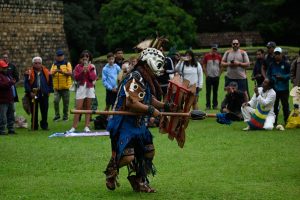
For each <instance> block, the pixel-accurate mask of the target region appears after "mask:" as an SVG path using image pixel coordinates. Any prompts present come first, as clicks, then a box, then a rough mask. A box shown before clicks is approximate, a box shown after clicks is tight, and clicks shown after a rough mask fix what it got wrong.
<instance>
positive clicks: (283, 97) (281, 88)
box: [267, 47, 291, 125]
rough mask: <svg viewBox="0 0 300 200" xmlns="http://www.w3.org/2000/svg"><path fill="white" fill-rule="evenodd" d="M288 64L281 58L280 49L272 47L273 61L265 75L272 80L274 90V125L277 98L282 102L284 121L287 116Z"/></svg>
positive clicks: (277, 108) (277, 104)
mask: <svg viewBox="0 0 300 200" xmlns="http://www.w3.org/2000/svg"><path fill="white" fill-rule="evenodd" d="M290 68H291V67H290V64H289V63H288V62H286V60H285V59H283V55H282V49H281V48H280V47H276V48H275V49H274V62H272V63H271V64H270V66H269V68H268V71H267V76H268V78H269V79H271V80H272V81H274V90H275V92H276V101H275V105H274V113H275V115H276V119H275V125H277V120H278V113H279V100H280V101H281V104H282V109H283V117H284V122H285V123H286V121H287V119H288V117H289V113H290V110H289V79H290Z"/></svg>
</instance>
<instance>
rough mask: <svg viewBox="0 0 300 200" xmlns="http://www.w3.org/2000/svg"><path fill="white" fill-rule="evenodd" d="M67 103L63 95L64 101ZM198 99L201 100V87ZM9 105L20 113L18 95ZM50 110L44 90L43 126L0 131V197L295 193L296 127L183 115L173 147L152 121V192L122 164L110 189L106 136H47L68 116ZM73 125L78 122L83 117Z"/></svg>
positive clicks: (299, 143) (298, 177)
mask: <svg viewBox="0 0 300 200" xmlns="http://www.w3.org/2000/svg"><path fill="white" fill-rule="evenodd" d="M223 82H224V81H223V80H222V81H221V85H220V97H219V101H220V102H221V99H222V98H223V97H224V92H223V91H222V90H221V88H222V87H223V85H224V83H223ZM97 85H98V86H97V96H98V101H99V104H100V106H99V109H100V110H103V109H104V106H105V105H104V99H105V93H104V89H103V87H102V86H101V83H100V82H98V83H97ZM250 88H253V87H252V84H250ZM250 91H252V89H250ZM251 93H252V92H251ZM22 95H23V89H22V88H19V96H22ZM72 97H73V98H74V94H73V93H72ZM73 98H72V99H73ZM73 103H74V100H71V105H72V106H71V107H73ZM199 105H200V108H201V109H203V108H205V89H204V90H203V91H202V92H201V93H200V102H199ZM211 112H213V111H211ZM214 112H216V111H214ZM17 113H18V115H23V116H26V114H25V112H24V111H23V109H22V107H21V104H20V103H19V104H18V106H17ZM53 117H54V109H53V95H51V98H50V109H49V120H48V121H49V128H50V129H51V131H48V132H47V131H46V132H45V131H38V132H31V131H28V130H27V129H17V130H16V131H17V133H18V134H17V135H9V136H2V137H0V148H1V151H0V199H1V200H2V199H3V200H4V199H5V200H6V199H9V200H11V199H30V200H32V199H251V200H252V199H300V156H299V152H300V131H299V129H298V130H297V129H293V130H286V131H276V130H274V131H253V132H249V133H245V132H243V131H241V129H242V128H243V127H244V126H245V124H244V123H243V122H235V123H233V124H232V125H220V124H218V123H216V121H215V119H212V118H210V119H205V120H202V121H191V122H190V124H189V127H188V129H187V131H186V132H187V138H186V144H185V146H184V148H183V149H180V148H179V147H178V146H177V144H176V142H175V141H170V140H169V139H168V137H167V135H162V134H160V133H158V130H157V129H156V128H153V129H151V130H152V133H153V135H154V136H155V138H154V143H155V147H156V157H155V159H154V163H155V165H156V168H157V175H156V176H155V177H154V178H152V177H151V178H150V180H151V185H152V186H153V187H154V188H156V189H157V190H158V192H157V193H155V194H140V193H135V192H132V189H131V187H130V185H129V182H128V181H127V179H126V177H127V169H125V168H124V169H121V170H120V175H119V178H120V179H119V182H120V183H121V187H119V188H117V189H116V190H115V191H113V192H112V191H109V190H107V189H106V187H105V176H104V174H103V170H104V169H105V167H106V164H107V162H108V159H109V157H110V141H109V137H107V136H103V137H81V138H48V136H49V135H50V134H52V133H53V132H57V131H61V132H62V131H66V130H68V129H69V128H71V124H72V120H69V121H68V122H62V121H61V122H56V123H54V122H53V121H52V118H53ZM26 118H27V119H28V120H29V116H26ZM71 119H72V117H71ZM279 122H282V117H281V118H280V120H279ZM79 128H80V129H83V122H81V123H80V126H79Z"/></svg>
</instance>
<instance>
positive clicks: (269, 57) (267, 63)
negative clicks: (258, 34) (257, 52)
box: [261, 41, 276, 78]
mask: <svg viewBox="0 0 300 200" xmlns="http://www.w3.org/2000/svg"><path fill="white" fill-rule="evenodd" d="M275 48H276V43H275V42H273V41H270V42H268V43H267V49H268V50H267V54H266V55H265V59H264V62H263V65H262V68H261V74H262V75H263V77H264V78H266V77H267V71H268V68H269V66H270V64H271V63H272V62H274V49H275Z"/></svg>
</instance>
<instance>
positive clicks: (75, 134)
mask: <svg viewBox="0 0 300 200" xmlns="http://www.w3.org/2000/svg"><path fill="white" fill-rule="evenodd" d="M107 135H109V132H108V131H97V132H89V133H85V132H75V133H53V134H52V135H50V136H49V138H52V137H92V136H107Z"/></svg>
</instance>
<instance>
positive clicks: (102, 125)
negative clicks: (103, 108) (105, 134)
mask: <svg viewBox="0 0 300 200" xmlns="http://www.w3.org/2000/svg"><path fill="white" fill-rule="evenodd" d="M106 127H107V117H106V116H105V115H98V116H97V117H96V118H95V120H94V129H95V130H101V129H106Z"/></svg>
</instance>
